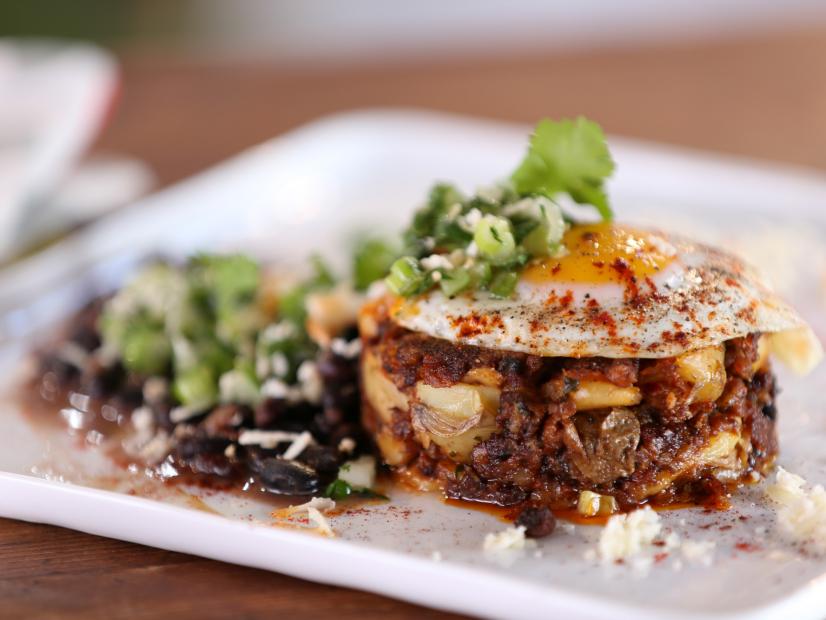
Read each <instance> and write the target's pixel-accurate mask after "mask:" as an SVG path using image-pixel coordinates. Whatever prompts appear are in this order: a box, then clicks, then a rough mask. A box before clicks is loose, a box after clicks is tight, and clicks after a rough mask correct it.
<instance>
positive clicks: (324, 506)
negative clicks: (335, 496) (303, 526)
mask: <svg viewBox="0 0 826 620" xmlns="http://www.w3.org/2000/svg"><path fill="white" fill-rule="evenodd" d="M335 507H336V502H335V501H334V500H332V499H330V498H329V497H314V498H312V499H311V500H310V501H309V502H305V503H303V504H298V505H296V506H287V507H286V508H283V509H281V510H277V511H276V513H278V515H294V514H299V513H302V512H307V509H309V508H315V509H316V510H319V511H321V512H329V511H330V510H333V509H335ZM273 514H275V513H273Z"/></svg>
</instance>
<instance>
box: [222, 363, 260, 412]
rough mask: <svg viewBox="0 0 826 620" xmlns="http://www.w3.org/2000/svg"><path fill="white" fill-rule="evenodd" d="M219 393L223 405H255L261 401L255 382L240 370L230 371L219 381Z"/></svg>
mask: <svg viewBox="0 0 826 620" xmlns="http://www.w3.org/2000/svg"><path fill="white" fill-rule="evenodd" d="M218 392H219V394H220V396H221V402H223V403H242V404H246V405H254V404H256V403H257V402H258V401H259V399H260V396H259V389H258V386H257V385H256V384H255V382H254V381H253V380H252V379H251V378H250V377H248V376H247V374H246V373H244V372H243V371H240V370H229V371H227V372H225V373H224V374H222V375H221V377H220V378H219V379H218Z"/></svg>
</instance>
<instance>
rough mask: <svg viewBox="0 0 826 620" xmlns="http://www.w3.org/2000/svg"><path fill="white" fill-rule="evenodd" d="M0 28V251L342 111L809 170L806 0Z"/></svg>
mask: <svg viewBox="0 0 826 620" xmlns="http://www.w3.org/2000/svg"><path fill="white" fill-rule="evenodd" d="M0 37H2V38H0V257H6V258H8V256H10V255H11V254H10V253H11V252H12V247H13V250H14V252H18V253H19V251H20V249H21V247H22V246H30V245H31V242H32V241H37V240H40V241H42V240H43V239H48V238H49V237H50V235H53V234H55V232H61V231H62V230H63V229H65V227H66V225H75V224H77V223H78V222H83V221H87V220H89V219H90V218H94V217H96V216H98V215H100V214H102V213H105V212H106V211H108V210H109V209H111V208H114V207H116V206H118V205H121V204H124V203H127V202H129V201H131V200H133V199H134V198H135V197H136V196H139V195H141V194H144V193H146V192H147V191H150V190H151V189H155V188H158V187H162V186H165V185H168V184H170V183H172V182H174V181H177V180H180V179H182V178H184V177H186V176H188V175H191V174H193V173H195V172H197V171H199V170H202V169H204V168H205V167H207V166H209V165H212V164H215V163H217V162H219V161H221V160H222V159H224V158H226V157H228V156H230V155H232V154H234V153H236V152H238V151H240V150H242V149H244V148H246V147H249V146H251V145H254V144H256V143H258V142H261V141H263V140H266V139H268V138H270V137H272V136H274V135H277V134H280V133H283V132H284V131H286V130H289V129H291V128H293V127H296V126H298V125H300V124H302V123H305V122H308V121H310V120H312V119H315V118H317V117H319V116H322V115H326V114H331V113H335V112H339V111H343V110H348V109H353V108H359V107H371V106H402V107H422V108H431V109H438V110H444V111H449V112H455V113H460V114H469V115H477V116H485V117H492V118H498V119H507V120H514V121H522V122H525V123H532V122H534V121H535V120H536V119H537V118H539V117H542V116H552V117H559V116H572V115H577V114H585V115H587V116H590V117H592V118H594V119H596V120H598V121H599V122H600V123H602V125H603V126H604V127H605V128H606V130H607V131H609V132H611V133H614V134H620V135H626V136H633V137H637V138H643V139H648V140H655V141H661V142H667V143H672V144H677V145H682V146H685V147H693V148H702V149H709V150H715V151H719V152H723V153H730V154H734V155H743V156H748V157H753V158H761V159H772V160H779V161H783V162H787V163H791V164H798V165H803V166H809V167H815V168H819V169H824V168H826V113H825V112H826V2H824V1H823V0H784V2H772V1H768V0H670V1H669V2H662V1H661V0H623V1H622V2H619V1H617V0H577V1H576V2H561V1H542V0H477V1H472V0H455V1H453V2H443V1H441V0H419V1H417V2H415V3H411V2H408V3H400V2H384V1H382V0H351V1H350V2H346V3H345V2H338V1H336V0H269V1H268V0H234V1H232V2H227V1H223V0H143V1H136V0H132V1H129V0H121V1H118V2H112V1H108V0H74V1H72V2H52V1H47V0H25V1H22V0H20V1H18V0H11V1H7V2H2V3H0ZM90 188H94V191H90ZM33 214H34V215H36V216H37V217H35V216H34V215H33ZM47 215H49V217H47ZM32 222H34V223H35V224H34V225H33V224H32Z"/></svg>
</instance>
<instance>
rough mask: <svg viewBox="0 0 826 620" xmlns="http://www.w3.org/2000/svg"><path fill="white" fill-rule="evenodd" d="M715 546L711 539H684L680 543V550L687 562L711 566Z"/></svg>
mask: <svg viewBox="0 0 826 620" xmlns="http://www.w3.org/2000/svg"><path fill="white" fill-rule="evenodd" d="M716 546H717V543H715V542H714V541H713V540H698V541H694V540H686V541H685V542H683V543H682V544H681V545H680V552H681V553H682V555H683V557H684V558H685V559H686V560H688V561H689V562H694V563H695V564H701V565H703V566H711V564H712V563H713V562H714V548H715V547H716Z"/></svg>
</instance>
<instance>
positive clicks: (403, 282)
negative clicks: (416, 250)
mask: <svg viewBox="0 0 826 620" xmlns="http://www.w3.org/2000/svg"><path fill="white" fill-rule="evenodd" d="M384 281H385V283H386V284H387V286H388V287H389V288H390V290H391V291H393V292H394V293H396V295H401V296H403V297H407V296H409V295H413V294H415V293H416V292H417V291H418V290H419V288H420V287H421V285H422V283H423V282H424V272H423V271H422V270H421V268H420V267H419V261H417V260H416V259H415V258H413V257H412V256H403V257H402V258H400V259H398V260H397V261H396V262H395V263H393V265H392V266H391V267H390V275H389V276H387V277H386V278H385V279H384Z"/></svg>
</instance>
